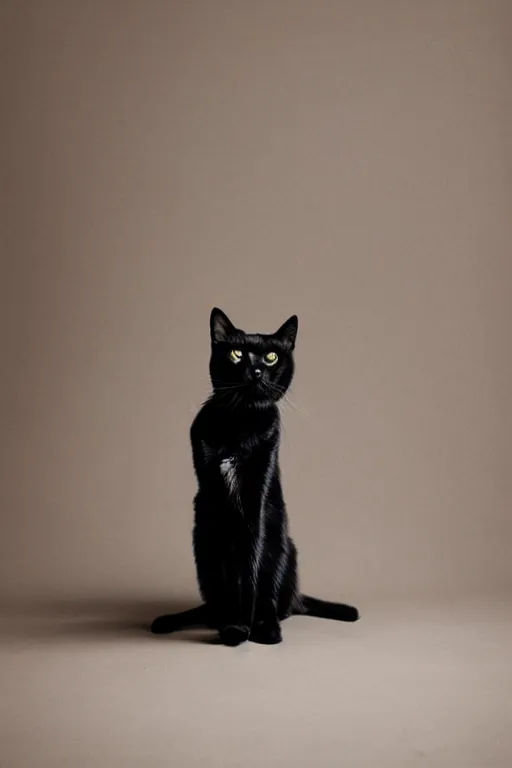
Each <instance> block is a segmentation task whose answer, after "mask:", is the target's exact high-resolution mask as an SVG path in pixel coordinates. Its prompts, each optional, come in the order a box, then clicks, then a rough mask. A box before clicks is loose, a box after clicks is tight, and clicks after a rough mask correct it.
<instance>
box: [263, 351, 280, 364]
mask: <svg viewBox="0 0 512 768" xmlns="http://www.w3.org/2000/svg"><path fill="white" fill-rule="evenodd" d="M278 359H279V358H278V356H277V354H276V353H275V352H267V354H266V355H265V358H264V360H265V363H266V365H275V364H276V363H277V361H278Z"/></svg>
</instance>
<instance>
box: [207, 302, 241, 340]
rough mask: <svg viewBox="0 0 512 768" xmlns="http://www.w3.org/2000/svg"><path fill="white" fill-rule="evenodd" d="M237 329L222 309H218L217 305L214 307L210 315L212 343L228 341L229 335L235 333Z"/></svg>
mask: <svg viewBox="0 0 512 768" xmlns="http://www.w3.org/2000/svg"><path fill="white" fill-rule="evenodd" d="M235 331H236V328H235V326H234V325H233V323H232V322H231V320H230V319H229V317H228V316H227V315H226V314H224V312H223V311H222V310H221V309H217V307H215V308H214V309H212V313H211V315H210V335H211V337H212V344H217V343H218V342H219V341H226V339H227V338H228V336H230V335H231V334H233V333H235Z"/></svg>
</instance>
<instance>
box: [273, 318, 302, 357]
mask: <svg viewBox="0 0 512 768" xmlns="http://www.w3.org/2000/svg"><path fill="white" fill-rule="evenodd" d="M298 329H299V318H298V317H297V315H292V316H291V317H290V318H288V320H287V321H286V323H283V324H282V326H281V327H280V329H279V330H278V331H277V333H274V336H275V337H276V338H277V339H279V340H280V341H282V342H283V344H285V345H286V346H287V347H288V348H289V349H290V350H292V349H294V348H295V339H296V338H297V331H298Z"/></svg>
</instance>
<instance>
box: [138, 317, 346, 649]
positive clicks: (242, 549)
mask: <svg viewBox="0 0 512 768" xmlns="http://www.w3.org/2000/svg"><path fill="white" fill-rule="evenodd" d="M210 330H211V341H212V354H211V360H210V376H211V379H212V385H213V392H212V395H211V397H210V398H209V400H208V401H207V402H206V403H205V404H204V405H203V407H202V408H201V410H200V411H199V413H198V415H197V417H196V419H195V420H194V423H193V424H192V428H191V441H192V451H193V459H194V468H195V472H196V476H197V481H198V485H199V490H198V493H197V496H196V498H195V525H194V555H195V561H196V569H197V577H198V582H199V588H200V591H201V595H202V597H203V600H204V604H203V605H201V606H199V607H198V608H193V609H192V610H190V611H184V612H183V613H177V614H170V615H166V616H159V617H158V618H157V619H155V620H154V622H153V624H152V626H151V630H152V632H154V633H157V634H161V633H168V632H174V631H176V630H178V629H183V628H185V627H191V626H208V627H211V628H214V629H216V630H217V631H218V633H219V637H220V640H221V642H223V643H224V644H225V645H239V644H240V643H242V642H244V641H245V640H252V641H253V642H256V643H265V644H273V643H279V642H280V641H281V627H280V622H281V621H282V620H283V619H286V618H287V617H288V616H291V615H292V614H302V615H307V616H318V617H322V618H328V619H335V620H337V621H356V620H357V619H358V612H357V609H356V608H353V607H352V606H350V605H344V604H341V603H328V602H326V601H323V600H317V599H316V598H312V597H308V596H306V595H303V594H301V593H300V592H299V586H298V574H297V550H296V548H295V545H294V543H293V541H292V539H291V538H290V536H289V533H288V516H287V513H286V507H285V503H284V499H283V491H282V488H281V480H280V471H279V461H278V451H279V433H280V418H279V410H278V407H277V403H278V401H279V400H280V399H281V397H282V396H283V395H284V394H285V392H286V391H287V389H288V388H289V386H290V384H291V381H292V378H293V373H294V362H293V350H294V347H295V339H296V335H297V318H296V317H295V316H293V317H291V318H290V319H289V320H288V321H287V322H286V323H284V325H282V326H281V328H280V329H279V330H278V331H277V332H276V333H274V334H272V335H261V334H246V333H244V332H243V331H241V330H239V329H237V328H235V327H234V326H233V324H232V323H231V322H230V320H229V319H228V318H227V316H226V315H225V314H224V313H223V312H221V310H219V309H214V310H213V311H212V314H211V319H210ZM269 353H270V355H271V356H270V358H268V357H266V356H267V355H268V354H269ZM272 353H274V354H275V355H277V360H275V358H274V357H273V355H272Z"/></svg>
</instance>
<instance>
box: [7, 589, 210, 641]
mask: <svg viewBox="0 0 512 768" xmlns="http://www.w3.org/2000/svg"><path fill="white" fill-rule="evenodd" d="M199 602H200V601H199V598H197V597H196V598H194V597H191V598H190V599H187V598H177V597H170V598H168V599H165V600H163V599H162V600H155V599H151V598H148V599H144V598H140V597H137V598H134V599H130V598H125V597H115V596H114V597H108V596H98V597H90V598H89V597H87V598H84V597H77V598H59V599H55V600H52V599H48V600H33V601H23V602H19V603H16V602H14V601H9V603H8V604H3V605H2V606H1V608H0V611H1V615H2V621H1V623H0V643H1V642H9V643H12V642H13V641H20V642H21V643H23V644H24V645H33V644H39V643H46V642H49V643H52V642H59V641H62V642H69V641H73V640H76V641H77V642H90V641H99V642H105V641H107V642H108V641H115V642H120V641H121V642H122V641H126V640H129V641H133V640H134V639H136V640H138V641H139V642H140V640H141V639H148V640H151V641H153V642H159V641H160V642H162V641H165V640H167V641H169V640H170V639H172V640H181V641H186V642H190V641H193V640H195V641H201V642H204V641H205V639H208V638H209V637H211V633H208V638H207V637H205V633H204V632H200V633H199V634H198V633H197V632H194V633H192V632H179V633H176V634H173V635H161V636H156V635H152V634H151V633H150V631H149V628H150V625H151V622H152V621H153V619H155V618H156V617H157V616H159V615H161V614H163V613H176V612H178V611H184V610H187V609H188V608H192V607H194V606H195V605H198V603H199Z"/></svg>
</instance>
